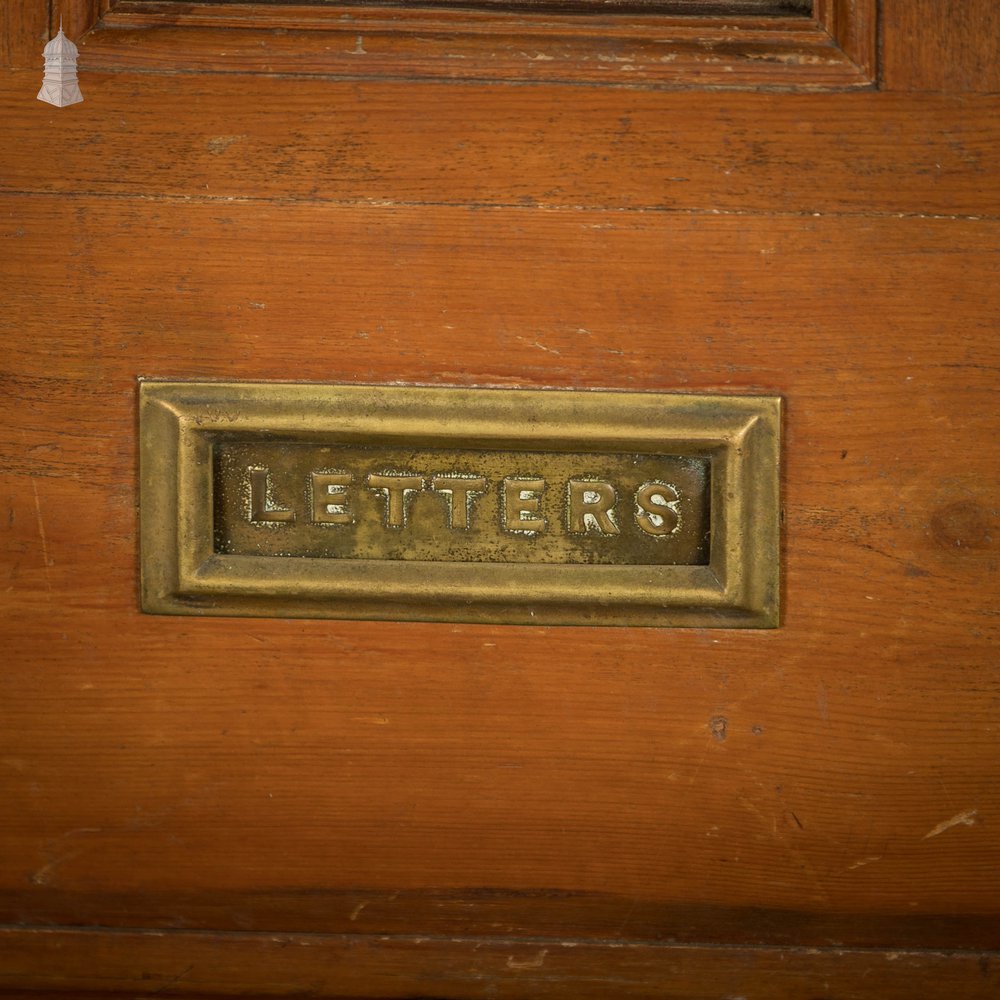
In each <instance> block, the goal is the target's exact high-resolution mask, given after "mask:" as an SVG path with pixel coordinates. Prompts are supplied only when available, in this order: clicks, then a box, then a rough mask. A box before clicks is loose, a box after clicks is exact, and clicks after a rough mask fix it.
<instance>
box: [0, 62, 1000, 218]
mask: <svg viewBox="0 0 1000 1000" xmlns="http://www.w3.org/2000/svg"><path fill="white" fill-rule="evenodd" d="M84 65H85V63H84ZM81 79H83V81H84V86H85V89H86V97H87V99H86V101H85V102H84V103H83V104H81V105H79V106H74V107H73V108H72V109H70V110H69V111H65V110H63V111H59V110H57V109H51V108H50V109H46V108H44V107H43V106H41V105H39V107H38V108H34V107H29V108H28V109H25V92H26V90H27V89H29V88H30V87H31V86H36V84H35V83H34V78H33V77H32V78H31V79H30V80H26V79H25V78H24V76H23V75H22V74H12V75H11V76H9V77H7V78H6V79H0V115H2V116H3V118H4V120H5V122H6V123H7V126H6V128H7V135H8V137H9V145H8V147H7V149H8V154H7V156H6V157H5V161H6V162H5V167H4V170H3V171H2V172H0V190H5V191H12V192H17V191H47V192H53V193H54V192H66V193H74V192H84V193H86V192H92V193H95V194H113V195H135V194H142V195H151V196H154V197H156V198H161V199H163V198H170V197H173V198H182V199H185V200H187V199H192V198H194V199H199V198H205V199H223V200H224V199H227V198H261V199H268V200H280V201H290V202H310V201H339V202H350V203H363V204H378V203H382V202H404V203H421V204H426V203H430V204H474V205H483V206H496V207H501V206H505V205H510V206H518V205H521V206H524V205H529V206H530V205H537V206H551V207H567V208H578V207H606V208H612V209H626V210H657V211H674V210H678V209H691V210H700V211H703V212H705V213H712V212H726V211H757V212H765V211H769V212H778V213H813V212H822V213H828V212H838V213H841V212H856V213H864V214H879V213H909V214H930V215H933V214H940V215H953V214H966V215H973V216H996V215H998V214H1000V188H998V185H997V184H996V183H995V182H994V181H995V176H996V171H997V161H998V153H997V150H998V149H1000V134H998V133H1000V124H998V123H1000V99H998V98H995V97H984V98H972V97H962V98H937V97H918V98H911V97H907V96H904V95H896V94H894V95H886V94H853V95H824V96H810V95H798V96H792V95H776V94H767V93H761V94H733V93H731V94H716V93H701V94H699V95H697V98H695V97H693V96H692V95H691V94H689V93H683V94H676V93H671V94H667V93H664V94H653V93H645V92H629V93H627V94H626V93H620V92H608V91H602V90H599V89H591V90H587V91H579V90H578V91H567V90H566V89H565V88H560V87H537V88H527V87H483V86H472V85H467V86H466V85H463V86H446V85H425V86H405V85H400V84H392V83H364V84H361V83H351V84H348V83H339V84H337V83H329V82H316V81H302V80H279V79H270V78H253V77H245V76H238V77H220V76H214V77H208V78H205V77H199V76H190V77H166V78H164V77H159V76H155V75H150V76H142V77H134V76H120V75H103V74H97V73H94V72H93V71H89V72H87V73H85V75H84V76H83V77H82V78H81ZM250 92H252V93H253V94H254V95H255V96H254V99H253V100H248V99H247V94H248V93H250ZM570 96H572V100H570V99H569V98H570ZM24 110H27V111H28V112H29V113H22V112H23V111H24ZM42 162H44V163H45V164H46V168H45V170H44V171H39V170H38V169H37V164H38V163H42Z"/></svg>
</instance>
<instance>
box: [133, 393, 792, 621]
mask: <svg viewBox="0 0 1000 1000" xmlns="http://www.w3.org/2000/svg"><path fill="white" fill-rule="evenodd" d="M139 393H140V436H141V498H140V504H141V520H142V601H143V609H144V610H146V611H149V612H154V613H165V614H199V615H204V614H215V615H258V616H282V617H294V616H298V617H331V618H393V619H417V620H446V621H489V622H512V623H546V624H603V625H616V624H617V625H675V626H699V627H705V626H728V627H758V628H759V627H773V626H775V625H776V624H777V622H778V533H779V506H778V455H779V434H780V400H778V399H777V398H775V397H768V396H715V395H713V396H694V395H680V394H666V393H618V392H597V391H593V392H591V391H582V392H581V391H556V390H544V391H539V390H530V391H529V390H506V389H460V388H410V387H398V386H320V385H294V384H283V383H269V384H246V383H190V382H158V381H156V382H154V381H143V382H141V383H140V387H139Z"/></svg>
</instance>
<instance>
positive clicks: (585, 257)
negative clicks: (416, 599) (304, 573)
mask: <svg viewBox="0 0 1000 1000" xmlns="http://www.w3.org/2000/svg"><path fill="white" fill-rule="evenodd" d="M52 6H53V8H57V7H58V5H52ZM110 6H111V7H112V9H110V10H109V9H108V7H109V5H108V4H104V5H103V6H102V5H100V4H98V3H97V2H90V0H77V2H74V3H68V4H66V9H65V10H64V11H63V13H64V14H65V16H66V18H67V20H66V24H67V30H68V32H69V33H70V34H71V36H72V37H76V38H79V36H80V35H81V34H82V33H83V32H84V31H85V30H86V29H88V28H90V27H91V26H92V25H93V23H94V21H95V19H96V18H97V17H98V15H103V16H104V20H103V21H102V22H100V23H99V24H98V26H97V28H96V29H95V30H93V31H92V32H91V33H90V34H89V35H88V36H86V38H84V39H83V40H82V41H81V45H80V48H81V63H80V65H81V83H82V87H83V92H84V97H85V100H84V103H82V104H79V105H75V106H73V107H70V108H64V109H55V108H52V107H50V106H48V105H45V104H42V103H39V102H37V101H36V100H35V93H36V92H37V89H38V86H39V84H40V82H41V59H40V50H41V46H42V44H43V43H44V41H45V38H46V37H48V35H49V33H50V32H51V31H52V30H54V28H55V27H56V25H54V24H53V23H52V18H53V17H54V16H55V14H56V13H58V10H55V9H54V10H49V8H48V7H47V5H46V4H44V3H41V2H34V0H21V2H18V3H10V4H8V5H7V8H6V10H5V12H4V15H3V16H4V17H6V22H0V24H2V25H3V41H4V46H5V48H4V50H3V55H4V59H5V62H6V65H7V66H8V67H11V68H9V69H8V70H5V71H4V72H3V74H2V77H0V101H2V102H3V118H2V121H3V124H4V130H3V131H4V141H3V148H2V152H0V185H2V189H3V190H2V206H3V214H2V218H0V233H2V236H3V248H4V251H3V255H2V258H0V265H2V268H3V275H4V279H3V286H2V287H3V310H2V312H0V328H2V330H3V334H2V336H3V341H2V344H3V352H2V357H0V371H2V385H3V395H2V400H3V431H2V434H0V440H2V451H0V476H2V497H3V509H2V510H0V525H2V531H3V538H4V541H3V564H2V565H3V574H4V584H3V586H2V588H0V591H2V607H3V626H2V627H3V639H2V647H0V648H2V654H0V662H2V666H0V713H2V718H3V723H2V728H0V744H2V752H0V777H2V782H3V786H2V787H3V798H2V802H3V822H2V824H0V905H2V914H3V915H2V918H0V920H2V923H3V927H2V928H0V991H6V994H7V995H11V996H14V995H17V996H23V995H27V991H49V992H51V993H52V994H53V995H55V994H61V995H65V996H74V997H79V996H81V995H85V994H89V993H93V994H98V993H99V994H121V995H128V996H153V995H155V996H161V997H166V996H203V997H208V996H218V995H268V996H293V995H309V996H323V997H373V998H374V997H396V998H403V997H416V996H424V997H430V996H433V997H448V998H467V997H484V998H488V997H497V998H499V997H505V998H525V1000H527V998H533V1000H534V998H548V997H553V998H554V997H567V998H569V997H572V998H577V1000H579V998H589V997H593V998H608V997H711V998H719V1000H721V998H723V997H730V998H733V997H756V998H765V997H766V998H783V997H788V998H792V997H795V998H802V997H820V996H824V997H826V996H829V997H838V998H846V997H851V998H861V997H865V998H879V1000H885V998H894V997H900V998H903V997H906V998H910V997H913V996H923V997H932V996H933V997H951V996H960V997H963V998H975V997H987V996H990V997H992V996H996V995H997V991H998V989H1000V965H998V958H1000V955H998V947H1000V938H998V933H1000V921H998V916H1000V875H998V871H1000V839H998V834H997V830H998V823H1000V792H998V783H997V774H998V770H997V709H998V704H1000V673H998V669H997V654H996V648H995V643H996V638H997V610H996V605H997V507H998V499H997V474H998V467H1000V466H998V460H1000V454H998V441H1000V422H998V396H997V384H998V383H997V373H998V351H997V336H996V305H997V291H996V290H997V260H998V257H997V239H998V235H1000V229H998V223H997V212H998V206H1000V199H998V194H1000V187H998V173H997V150H998V145H997V143H998V117H997V112H998V110H1000V105H998V101H997V98H996V96H995V95H996V91H997V89H998V82H1000V76H998V72H997V65H998V58H997V57H998V45H997V39H998V37H1000V19H998V15H997V13H996V10H995V7H994V5H993V4H992V3H990V2H988V0H970V2H967V3H963V4H961V5H952V4H947V3H945V2H943V0H884V2H883V3H882V5H881V23H880V24H878V25H877V40H878V45H877V46H876V45H875V40H876V34H875V28H876V25H875V22H874V21H873V20H871V19H870V18H871V16H872V15H873V12H874V7H873V6H872V8H871V9H869V5H867V4H833V3H829V4H827V3H820V4H818V5H817V7H816V14H815V17H814V18H813V19H812V20H811V21H810V22H809V24H810V25H811V26H804V24H803V23H800V22H796V24H794V25H790V24H789V23H787V22H781V23H780V24H778V25H777V26H775V25H774V24H772V23H771V22H768V23H767V24H764V22H763V21H761V22H759V23H756V25H755V26H749V25H744V27H745V30H746V31H749V32H750V34H744V35H739V34H738V32H737V33H736V34H734V29H733V27H732V25H731V24H721V26H720V22H719V21H717V20H716V21H712V20H711V18H710V17H709V16H708V15H705V16H704V17H703V18H702V19H701V20H699V21H698V22H697V24H695V22H690V21H689V22H684V23H683V24H682V25H681V27H680V28H677V25H676V23H675V24H674V28H671V29H670V30H671V31H673V35H672V36H671V38H672V42H671V44H669V45H665V44H662V43H661V42H658V41H656V40H655V39H654V40H653V41H650V39H649V38H648V37H645V36H642V33H641V31H639V33H638V34H636V35H635V37H632V36H629V41H628V44H626V43H625V42H621V41H620V38H621V37H622V36H621V35H620V34H619V35H614V36H613V38H612V40H611V41H608V38H604V37H603V36H602V35H601V31H600V30H596V31H592V30H591V29H590V28H587V29H586V30H581V31H576V29H574V31H576V34H574V32H573V31H570V30H569V29H565V31H563V33H562V34H560V33H559V31H548V33H546V32H545V31H542V32H541V34H537V33H536V35H531V31H535V28H531V27H530V25H529V28H530V30H529V29H527V28H524V27H523V25H520V26H518V27H516V28H504V27H503V24H501V23H500V22H497V21H496V20H495V18H494V20H493V21H489V23H488V24H486V22H485V21H483V20H482V19H483V18H486V19H489V18H490V17H494V15H492V14H490V13H489V12H483V11H479V12H472V13H469V12H466V13H465V14H462V13H461V12H459V13H455V12H454V11H451V12H449V13H446V14H442V15H434V17H437V18H438V20H437V21H434V20H433V18H432V17H431V15H430V14H427V13H426V12H424V13H420V14H419V17H417V15H412V17H417V20H416V21H413V20H412V17H411V20H410V21H407V20H406V19H405V18H403V21H400V22H398V23H392V22H391V18H390V19H389V20H388V21H387V20H385V16H387V15H385V16H383V15H382V14H378V13H376V15H373V14H367V13H364V12H362V13H358V12H357V11H354V12H351V11H346V12H345V11H343V10H339V11H338V12H337V14H336V16H337V17H339V18H343V19H349V18H361V19H362V20H363V19H364V18H368V19H369V20H368V21H365V22H364V31H361V32H356V31H355V30H354V28H353V25H354V23H355V22H354V21H348V20H344V21H343V23H341V24H340V25H331V23H330V21H329V18H328V12H325V13H324V14H323V17H327V20H326V21H324V22H323V23H322V24H319V23H313V21H314V20H315V19H316V18H317V17H319V15H317V14H316V12H315V10H314V9H313V10H307V9H304V8H294V9H293V8H285V9H283V11H282V13H281V16H283V17H285V18H292V19H293V21H286V22H285V23H283V24H282V23H276V22H273V21H270V20H269V18H273V17H274V16H275V12H274V9H273V8H267V9H262V8H254V9H244V8H238V7H232V6H228V7H226V8H220V7H218V6H214V7H211V8H209V7H207V6H199V5H188V4H184V5H171V4H142V3H134V2H130V3H121V4H118V5H110ZM865 12H867V14H866V16H868V17H869V20H867V21H866V20H864V19H863V18H862V19H860V20H859V19H858V17H859V16H860V13H865ZM400 16H402V15H400ZM407 16H408V17H410V16H411V15H407ZM518 16H523V17H527V16H528V15H523V14H522V15H518ZM797 16H798V15H797ZM377 17H383V20H382V21H378V20H377ZM421 17H423V18H425V19H426V18H431V20H430V21H427V20H425V21H420V20H419V18H421ZM240 18H243V19H244V20H240ZM295 18H297V19H298V20H297V21H295V20H294V19H295ZM441 18H457V19H458V20H457V22H456V23H453V24H452V25H451V27H450V28H446V26H443V25H444V21H442V20H441ZM462 18H465V20H462ZM477 19H479V20H477ZM529 20H530V18H529ZM526 23H527V22H526ZM532 23H533V22H532ZM560 23H561V22H560ZM609 23H611V22H609ZM664 23H666V22H664ZM456 24H457V27H456ZM483 24H485V25H486V26H485V27H482V25H483ZM740 24H744V22H740ZM345 25H348V26H347V27H345ZM470 25H471V27H470ZM498 25H499V26H498ZM614 25H618V27H620V25H619V24H618V22H614ZM614 25H612V26H613V27H614ZM692 25H693V27H692ZM477 26H479V27H477ZM845 26H846V27H845ZM618 27H616V28H615V30H616V31H617V30H618ZM751 27H752V31H751ZM539 30H541V29H539ZM546 30H547V29H546ZM560 30H562V29H560ZM601 30H603V29H601ZM622 30H624V29H622ZM630 30H631V29H630ZM664 30H666V29H664ZM741 30H744V29H741ZM608 31H610V29H608ZM821 31H822V32H826V34H821ZM449 32H451V33H450V34H449ZM519 32H520V34H519ZM588 32H590V33H589V34H588ZM685 32H686V33H685ZM699 32H701V34H699ZM706 32H707V33H708V34H705V33H706ZM712 32H715V34H712ZM755 32H756V33H755ZM529 36H530V37H529ZM571 36H572V37H571ZM608 37H609V38H611V37H612V35H610V34H609V35H608ZM483 39H486V40H485V41H483ZM526 39H527V40H526ZM532 39H534V40H533V41H532ZM614 39H618V41H615V40H614ZM529 43H530V46H534V47H530V46H529ZM628 46H632V48H629V47H628ZM491 53H492V56H491ZM491 59H492V62H491ZM622 60H624V62H623V61H622ZM622 67H631V68H630V69H626V68H622ZM727 67H728V68H727ZM142 376H147V377H166V378H175V379H206V380H209V379H229V380H232V379H237V380H242V379H251V380H313V381H321V382H328V381H329V382H348V383H353V382H370V383H395V382H403V383H413V384H435V385H437V384H455V385H462V386H515V387H554V388H569V387H575V388H594V387H604V388H610V389H629V390H658V391H671V390H683V391H694V390H697V391H704V392H730V391H745V392H748V393H761V394H778V395H781V396H782V397H783V398H784V400H785V406H786V422H785V433H784V454H783V471H782V495H783V539H782V550H783V556H782V560H783V563H782V571H783V612H782V621H781V625H780V627H779V628H777V629H775V630H773V631H740V630H699V629H680V630H670V629H655V628H653V629H641V628H635V629H623V628H600V629H596V628H583V627H573V628H554V627H524V626H503V625H453V624H427V623H406V622H356V621H314V620H291V619H267V618H260V619H245V620H237V619H228V618H217V619H199V618H171V617H161V616H151V615H143V614H142V613H141V612H140V610H139V600H138V569H137V567H138V554H137V524H138V521H137V515H138V510H137V505H138V494H137V473H136V462H137V445H136V380H137V378H139V377H142ZM31 995H35V992H32V993H31Z"/></svg>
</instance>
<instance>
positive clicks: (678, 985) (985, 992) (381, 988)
mask: <svg viewBox="0 0 1000 1000" xmlns="http://www.w3.org/2000/svg"><path fill="white" fill-rule="evenodd" d="M181 944H182V946H183V951H181V950H180V948H179V947H178V945H181ZM0 961H4V962H6V964H7V967H8V968H20V969H23V970H26V971H25V974H24V977H23V981H24V982H25V984H26V987H27V986H30V987H31V989H30V991H29V990H28V989H26V990H25V992H23V993H20V994H15V996H17V997H18V1000H34V998H37V997H38V996H39V992H37V991H38V990H46V992H45V993H43V994H41V995H42V996H44V997H46V998H48V1000H71V998H72V1000H94V998H95V996H129V997H151V996H159V997H162V996H171V997H184V998H186V1000H199V998H202V1000H207V998H208V997H218V996H242V997H250V998H251V1000H261V998H263V997H274V996H290V995H292V996H310V997H332V996H335V997H338V998H347V997H354V998H361V997H379V998H383V1000H390V998H398V1000H406V998H411V1000H412V998H413V997H414V995H417V996H420V997H431V996H432V997H435V998H439V1000H478V998H482V1000H550V998H552V1000H555V998H561V1000H565V998H574V1000H575V998H580V1000H606V998H607V997H609V996H615V997H628V998H633V1000H637V998H642V1000H652V998H654V997H655V998H664V1000H710V998H711V1000H714V998H720V997H735V996H740V997H745V998H746V1000H800V998H801V997H804V996H821V995H824V994H826V995H831V991H830V990H829V989H825V988H824V986H823V984H824V983H827V984H830V985H832V984H833V983H835V984H836V986H835V989H836V993H835V994H832V995H835V996H837V997H838V998H843V1000H911V998H912V997H914V996H920V997H927V998H929V1000H937V998H944V997H946V996H947V994H946V993H945V992H944V991H942V989H941V987H940V985H939V984H941V983H942V982H944V981H946V980H947V981H949V982H950V983H951V984H952V985H953V988H954V989H956V990H958V991H960V993H959V995H960V996H962V998H963V1000H992V998H994V997H996V994H997V988H998V987H1000V973H998V971H997V967H998V955H997V953H996V952H984V953H978V954H977V953H974V952H964V953H955V952H951V953H949V952H908V951H906V950H902V951H895V952H890V953H879V952H874V953H873V952H867V951H852V950H849V949H833V948H826V949H816V948H812V949H786V948H783V949H776V948H743V949H739V948H718V947H714V948H713V947H700V948H699V947H690V946H683V945H674V946H662V945H660V946H656V945H650V944H648V943H640V942H635V943H630V944H626V945H618V946H616V947H615V948H614V949H609V948H607V947H606V946H602V945H599V944H597V945H595V944H592V943H590V942H587V941H562V940H554V941H550V940H544V939H536V940H532V939H520V940H509V939H499V940H498V939H496V938H478V939H476V938H454V939H434V938H426V937H423V938H394V937H369V936H364V937H363V936H358V935H343V936H327V935H307V936H303V935H295V934H240V935H223V934H192V933H185V934H167V935H164V934H154V933H136V932H124V933H114V934H110V933H104V934H100V935H98V934H94V933H90V932H87V931H83V932H80V931H66V930H36V931H20V932H17V931H15V932H3V931H0ZM95 961H96V963H97V967H96V968H95ZM415 968H417V969H420V974H419V977H418V978H416V979H415V978H414V976H413V973H412V970H413V969H415ZM97 969H99V970H100V971H99V972H98V971H97ZM67 981H71V982H76V983H79V984H80V987H81V992H74V993H72V994H69V995H67V993H65V992H60V991H61V990H65V983H66V982H67ZM243 984H252V986H251V989H252V990H253V992H252V993H251V992H250V991H248V990H247V989H246V988H243ZM414 987H416V989H418V990H420V992H419V993H418V994H414ZM817 989H819V990H820V991H821V992H819V993H817V992H815V991H816V990H817ZM48 990H52V991H53V992H47V991H48ZM84 990H86V991H88V992H85V993H84V992H82V991H84ZM89 991H94V992H89ZM952 995H954V994H952ZM0 996H4V1000H13V997H12V996H11V994H10V993H7V994H3V993H0Z"/></svg>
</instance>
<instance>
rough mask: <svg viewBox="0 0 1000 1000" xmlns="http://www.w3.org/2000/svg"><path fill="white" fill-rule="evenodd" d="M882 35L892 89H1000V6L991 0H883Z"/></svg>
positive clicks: (886, 81)
mask: <svg viewBox="0 0 1000 1000" xmlns="http://www.w3.org/2000/svg"><path fill="white" fill-rule="evenodd" d="M882 38H883V46H882V62H883V68H882V74H883V77H882V78H883V81H884V84H885V86H886V87H887V88H889V89H891V90H906V91H911V92H914V91H927V90H929V91H952V92H956V91H962V92H972V93H994V94H995V93H996V92H997V91H1000V7H998V6H997V4H995V3H993V2H992V0H974V2H972V3H960V4H951V3H946V2H943V0H883V4H882Z"/></svg>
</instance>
